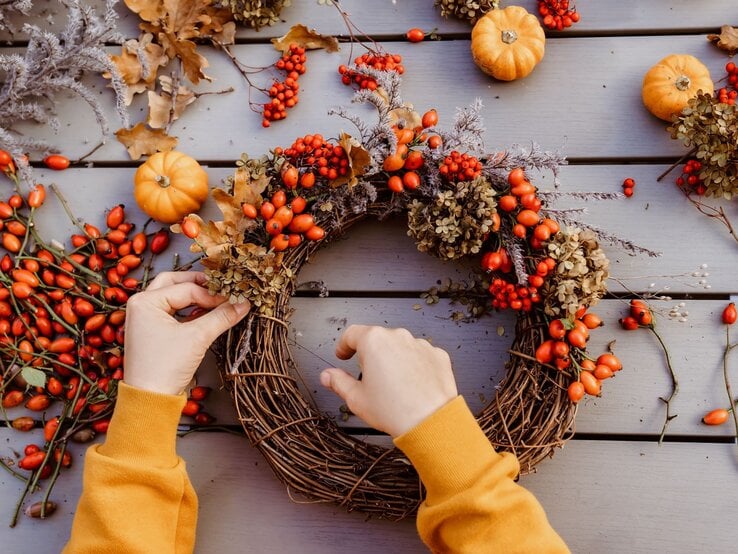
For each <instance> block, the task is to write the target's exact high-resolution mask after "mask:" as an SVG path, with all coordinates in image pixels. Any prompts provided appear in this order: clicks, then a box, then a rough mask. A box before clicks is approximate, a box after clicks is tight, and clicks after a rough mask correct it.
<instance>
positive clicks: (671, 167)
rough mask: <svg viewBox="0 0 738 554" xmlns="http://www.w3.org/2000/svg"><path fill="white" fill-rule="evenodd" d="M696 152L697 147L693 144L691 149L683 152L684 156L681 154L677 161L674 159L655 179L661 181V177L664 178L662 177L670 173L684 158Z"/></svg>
mask: <svg viewBox="0 0 738 554" xmlns="http://www.w3.org/2000/svg"><path fill="white" fill-rule="evenodd" d="M696 152H697V147H696V146H695V147H694V148H692V150H690V151H689V152H687V153H686V154H684V156H682V157H681V158H679V159H678V160H677V161H675V162H674V163H673V164H671V165H670V166H669V167H668V168H667V170H666V171H664V172H663V173H662V174H661V175H659V176H658V177H656V181H658V182H661V179H663V178H664V177H666V176H667V175H668V174H669V173H671V172H672V171H673V170H674V168H675V167H676V166H678V165H679V164H680V163H682V162H683V161H684V160H686V159H687V158H690V157H692V156H693V155H694V154H695V153H696Z"/></svg>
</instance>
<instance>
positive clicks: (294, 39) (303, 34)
mask: <svg viewBox="0 0 738 554" xmlns="http://www.w3.org/2000/svg"><path fill="white" fill-rule="evenodd" d="M272 44H273V45H274V48H275V49H276V50H279V51H280V52H282V54H286V53H287V52H289V51H290V44H297V45H298V46H301V47H303V48H305V50H316V49H319V48H322V49H324V50H325V51H326V52H338V39H336V37H332V36H330V35H321V34H320V33H318V32H317V31H316V30H315V29H308V28H307V27H305V25H303V24H302V23H298V24H297V25H293V26H292V28H290V30H289V31H288V32H287V34H286V35H284V36H281V37H279V38H273V39H272Z"/></svg>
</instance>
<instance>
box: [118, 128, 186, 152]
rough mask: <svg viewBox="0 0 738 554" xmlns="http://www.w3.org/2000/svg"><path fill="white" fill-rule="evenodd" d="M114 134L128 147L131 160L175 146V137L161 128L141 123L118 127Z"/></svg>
mask: <svg viewBox="0 0 738 554" xmlns="http://www.w3.org/2000/svg"><path fill="white" fill-rule="evenodd" d="M115 136H116V137H117V138H118V142H120V143H121V144H122V145H123V146H125V147H126V148H127V149H128V155H129V156H130V157H131V159H132V160H138V159H139V158H140V157H141V156H150V155H151V154H155V153H156V152H166V151H168V150H173V149H174V148H175V147H176V146H177V137H170V136H169V135H167V134H166V133H165V132H164V131H163V130H162V129H153V130H152V129H149V128H148V127H146V125H144V124H143V123H137V124H136V125H135V126H134V127H132V128H130V129H118V130H117V131H116V132H115Z"/></svg>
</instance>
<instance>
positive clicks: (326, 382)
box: [320, 369, 331, 389]
mask: <svg viewBox="0 0 738 554" xmlns="http://www.w3.org/2000/svg"><path fill="white" fill-rule="evenodd" d="M320 384H321V385H323V386H324V387H325V388H327V389H329V388H331V374H330V372H329V371H328V370H327V369H324V370H323V371H322V372H321V374H320Z"/></svg>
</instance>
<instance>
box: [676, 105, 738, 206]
mask: <svg viewBox="0 0 738 554" xmlns="http://www.w3.org/2000/svg"><path fill="white" fill-rule="evenodd" d="M668 131H669V132H670V133H671V138H673V139H677V140H680V141H682V142H683V143H684V145H685V146H687V147H690V148H695V149H696V153H695V157H696V158H697V159H698V160H699V161H700V162H702V170H701V171H700V174H699V177H700V179H701V180H702V183H703V184H704V185H705V187H706V189H707V190H706V192H705V194H706V195H707V196H716V197H720V198H725V199H726V200H730V199H731V198H732V197H733V195H735V194H738V108H736V106H733V105H730V104H724V103H722V102H720V101H719V100H718V99H717V98H713V97H712V96H711V95H710V94H700V95H698V96H696V97H695V98H692V99H691V100H690V101H689V104H688V106H687V107H686V108H684V110H682V113H681V114H680V115H679V116H677V118H676V119H675V121H674V124H673V125H672V126H671V127H669V128H668Z"/></svg>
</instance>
